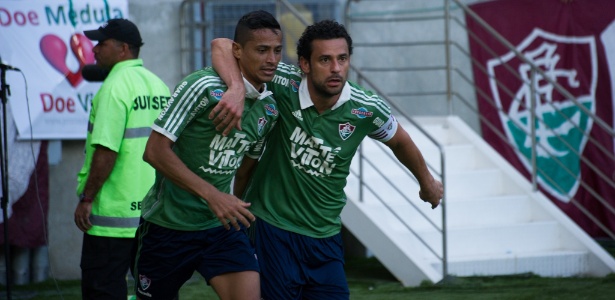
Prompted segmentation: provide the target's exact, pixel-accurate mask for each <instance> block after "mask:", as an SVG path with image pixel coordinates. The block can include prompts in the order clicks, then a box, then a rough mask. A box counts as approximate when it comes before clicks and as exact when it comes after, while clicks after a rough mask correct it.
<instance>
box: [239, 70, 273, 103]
mask: <svg viewBox="0 0 615 300" xmlns="http://www.w3.org/2000/svg"><path fill="white" fill-rule="evenodd" d="M242 77H243V75H242ZM243 84H244V85H245V86H246V98H250V99H256V100H262V99H264V98H266V97H267V96H269V95H272V94H273V92H271V91H268V90H267V84H266V83H263V86H264V87H263V92H262V93H261V92H259V91H258V90H257V89H256V88H255V87H254V86H253V85H252V84H251V83H250V82H249V81H248V80H247V79H246V78H245V77H243Z"/></svg>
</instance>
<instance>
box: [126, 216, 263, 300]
mask: <svg viewBox="0 0 615 300" xmlns="http://www.w3.org/2000/svg"><path fill="white" fill-rule="evenodd" d="M137 237H138V239H139V246H138V249H137V254H136V258H135V259H136V261H135V270H134V272H135V281H136V284H135V289H136V293H137V295H138V296H139V298H141V299H173V297H174V296H175V295H176V294H177V292H178V291H179V289H180V288H181V286H182V285H183V284H184V283H185V282H186V281H187V280H188V279H190V277H192V275H193V274H194V272H195V271H197V272H199V273H200V274H201V275H203V277H204V278H205V280H207V282H209V280H210V279H212V278H213V277H215V276H218V275H221V274H225V273H232V272H243V271H256V272H258V271H259V266H258V260H257V259H256V254H255V251H254V248H253V247H252V245H251V244H250V240H249V239H248V236H247V234H246V231H245V229H243V228H242V230H240V231H236V230H234V229H232V228H231V229H230V230H226V229H224V227H222V226H219V227H215V228H211V229H208V230H203V231H178V230H173V229H168V228H165V227H162V226H158V225H156V224H153V223H150V222H147V221H145V222H143V223H142V224H141V225H139V228H138V233H137Z"/></svg>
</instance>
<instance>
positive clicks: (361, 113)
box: [350, 107, 374, 119]
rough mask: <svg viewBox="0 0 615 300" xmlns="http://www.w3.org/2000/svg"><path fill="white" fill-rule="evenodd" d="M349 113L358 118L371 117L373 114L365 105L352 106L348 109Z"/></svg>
mask: <svg viewBox="0 0 615 300" xmlns="http://www.w3.org/2000/svg"><path fill="white" fill-rule="evenodd" d="M350 113H351V114H353V115H355V116H357V117H359V119H365V118H371V117H372V116H373V115H374V113H373V112H371V111H369V110H367V108H365V107H359V108H353V109H351V110H350Z"/></svg>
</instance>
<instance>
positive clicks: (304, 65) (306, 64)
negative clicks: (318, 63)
mask: <svg viewBox="0 0 615 300" xmlns="http://www.w3.org/2000/svg"><path fill="white" fill-rule="evenodd" d="M299 68H301V71H303V73H304V74H309V73H310V61H309V60H307V59H305V57H303V56H301V57H299Z"/></svg>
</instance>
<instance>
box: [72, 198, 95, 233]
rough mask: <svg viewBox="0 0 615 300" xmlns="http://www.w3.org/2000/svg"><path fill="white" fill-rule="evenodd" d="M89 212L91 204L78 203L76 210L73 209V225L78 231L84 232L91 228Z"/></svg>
mask: <svg viewBox="0 0 615 300" xmlns="http://www.w3.org/2000/svg"><path fill="white" fill-rule="evenodd" d="M91 212H92V203H89V202H79V204H77V208H76V209H75V225H77V228H79V230H81V231H83V232H86V231H88V230H89V229H90V228H92V223H91V222H90V213H91Z"/></svg>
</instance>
